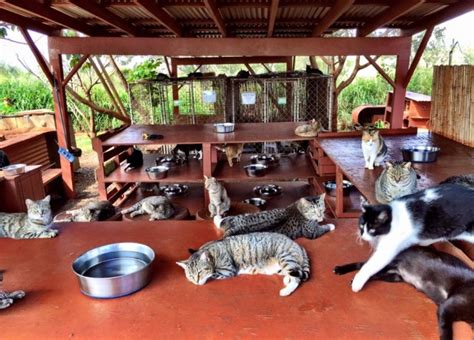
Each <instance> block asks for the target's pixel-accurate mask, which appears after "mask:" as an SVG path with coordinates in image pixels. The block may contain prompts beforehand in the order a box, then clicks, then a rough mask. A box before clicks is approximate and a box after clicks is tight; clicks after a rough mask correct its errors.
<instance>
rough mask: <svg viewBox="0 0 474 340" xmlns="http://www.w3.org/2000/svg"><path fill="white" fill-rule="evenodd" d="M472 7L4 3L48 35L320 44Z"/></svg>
mask: <svg viewBox="0 0 474 340" xmlns="http://www.w3.org/2000/svg"><path fill="white" fill-rule="evenodd" d="M473 9H474V0H334V1H330V0H300V1H299V0H159V1H156V0H98V1H95V0H0V20H1V21H5V22H8V23H11V24H15V25H18V26H22V27H24V28H28V29H31V30H36V31H39V32H41V33H45V34H48V35H55V34H57V32H55V31H58V30H61V29H65V28H66V29H72V30H75V31H79V32H81V33H83V34H85V35H88V36H139V37H149V36H153V37H200V38H207V37H317V36H321V35H327V34H331V33H333V32H334V31H336V30H338V29H358V35H359V36H366V35H369V34H370V33H371V32H373V31H374V30H375V29H377V28H381V27H389V28H397V29H401V30H403V31H402V34H403V35H411V34H414V33H417V32H420V31H422V30H424V29H426V28H427V27H430V26H432V25H436V24H439V23H441V22H443V21H446V20H449V19H451V18H453V17H456V16H458V15H460V14H463V13H466V12H468V11H470V10H473Z"/></svg>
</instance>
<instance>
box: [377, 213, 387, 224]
mask: <svg viewBox="0 0 474 340" xmlns="http://www.w3.org/2000/svg"><path fill="white" fill-rule="evenodd" d="M377 220H378V221H379V222H380V223H386V222H387V221H388V212H387V210H382V211H381V212H380V213H379V215H378V216H377Z"/></svg>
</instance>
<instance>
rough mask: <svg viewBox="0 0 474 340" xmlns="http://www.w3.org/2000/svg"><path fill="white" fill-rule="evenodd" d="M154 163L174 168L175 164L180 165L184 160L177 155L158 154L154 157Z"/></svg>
mask: <svg viewBox="0 0 474 340" xmlns="http://www.w3.org/2000/svg"><path fill="white" fill-rule="evenodd" d="M155 163H156V165H162V166H166V167H168V168H174V167H176V166H180V165H182V164H183V163H184V160H183V159H182V158H179V157H175V156H173V155H164V156H158V157H157V158H156V159H155Z"/></svg>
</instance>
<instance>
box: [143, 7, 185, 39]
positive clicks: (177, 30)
mask: <svg viewBox="0 0 474 340" xmlns="http://www.w3.org/2000/svg"><path fill="white" fill-rule="evenodd" d="M136 2H137V4H139V5H140V6H141V7H143V8H144V9H146V10H147V11H148V12H149V13H150V14H151V15H152V16H153V18H154V19H155V20H156V21H158V22H159V23H160V24H161V25H163V26H165V27H166V28H167V29H169V30H170V31H171V32H173V33H174V34H176V35H177V36H178V37H180V36H181V35H182V32H181V27H180V26H179V24H178V22H177V21H176V20H175V19H174V18H172V17H171V16H170V15H169V14H168V13H167V12H166V11H165V10H163V8H162V7H161V6H160V4H159V3H156V1H155V0H136Z"/></svg>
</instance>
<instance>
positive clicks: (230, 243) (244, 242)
mask: <svg viewBox="0 0 474 340" xmlns="http://www.w3.org/2000/svg"><path fill="white" fill-rule="evenodd" d="M190 252H192V253H193V252H194V251H193V250H191V249H190ZM176 263H177V264H178V265H179V266H180V267H182V268H184V271H185V274H186V278H187V279H188V280H189V281H191V282H192V283H194V284H196V285H203V284H205V283H206V281H207V280H209V279H211V278H212V279H226V278H230V277H234V276H237V275H240V274H266V275H273V274H278V275H283V276H284V278H283V282H284V284H285V288H283V289H282V290H280V296H288V295H290V294H291V293H292V292H293V291H294V290H295V289H296V288H297V287H298V286H299V284H300V282H301V281H306V280H307V279H308V278H309V274H310V267H309V258H308V255H307V254H306V250H305V249H304V248H303V247H302V246H300V245H298V244H297V243H296V242H294V241H293V240H291V239H290V238H288V237H286V236H285V235H281V234H276V233H252V234H247V235H237V236H230V237H226V238H224V239H222V240H218V241H211V242H209V243H206V244H205V245H203V246H202V247H201V248H199V250H197V251H195V252H194V253H193V254H192V255H191V257H190V258H189V259H187V260H184V261H180V262H176Z"/></svg>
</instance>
